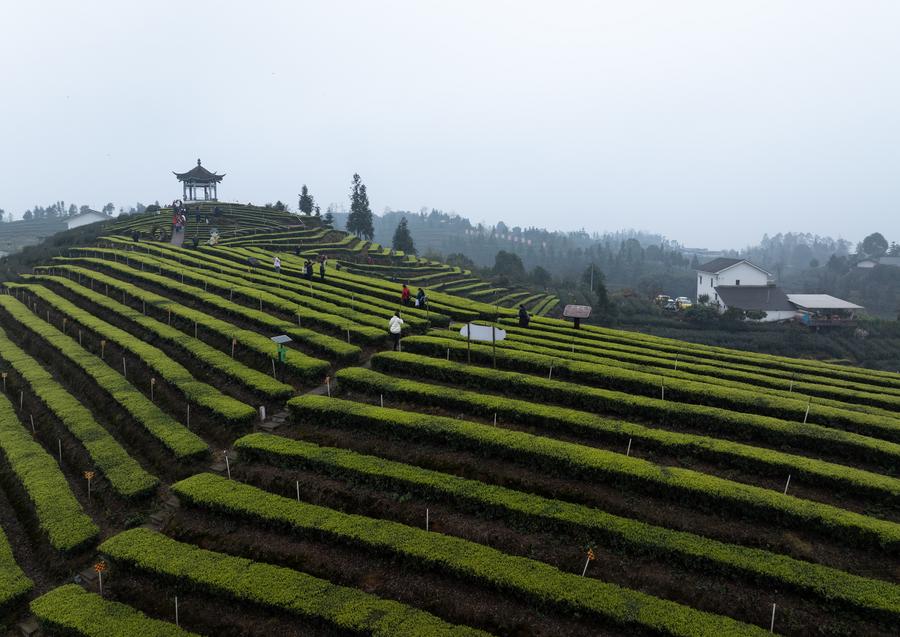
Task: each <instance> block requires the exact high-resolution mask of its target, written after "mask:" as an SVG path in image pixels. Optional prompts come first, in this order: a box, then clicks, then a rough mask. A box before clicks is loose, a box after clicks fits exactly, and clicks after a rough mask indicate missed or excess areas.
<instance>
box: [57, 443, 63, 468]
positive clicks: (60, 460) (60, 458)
mask: <svg viewBox="0 0 900 637" xmlns="http://www.w3.org/2000/svg"><path fill="white" fill-rule="evenodd" d="M56 447H57V449H59V464H62V440H61V439H59V438H57V439H56Z"/></svg>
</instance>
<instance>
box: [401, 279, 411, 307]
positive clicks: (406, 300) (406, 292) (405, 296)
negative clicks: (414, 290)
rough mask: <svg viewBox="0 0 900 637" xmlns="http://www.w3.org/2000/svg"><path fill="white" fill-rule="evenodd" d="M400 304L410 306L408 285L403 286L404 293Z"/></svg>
mask: <svg viewBox="0 0 900 637" xmlns="http://www.w3.org/2000/svg"><path fill="white" fill-rule="evenodd" d="M400 302H401V303H403V305H409V288H408V287H407V285H406V283H404V284H403V292H401V293H400Z"/></svg>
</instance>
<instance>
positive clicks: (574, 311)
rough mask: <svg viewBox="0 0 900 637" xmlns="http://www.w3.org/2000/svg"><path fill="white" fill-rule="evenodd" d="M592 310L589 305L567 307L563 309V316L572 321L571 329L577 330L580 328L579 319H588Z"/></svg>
mask: <svg viewBox="0 0 900 637" xmlns="http://www.w3.org/2000/svg"><path fill="white" fill-rule="evenodd" d="M591 311H592V308H591V306H590V305H567V306H566V307H565V309H563V316H564V317H565V318H570V319H572V321H573V327H574V328H575V329H576V330H577V329H580V328H581V319H586V318H590V316H591Z"/></svg>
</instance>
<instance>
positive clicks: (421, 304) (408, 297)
mask: <svg viewBox="0 0 900 637" xmlns="http://www.w3.org/2000/svg"><path fill="white" fill-rule="evenodd" d="M400 303H402V304H403V305H405V306H407V307H409V306H410V305H413V304H414V303H415V306H416V307H418V308H421V309H423V310H426V309H428V297H427V296H426V295H425V290H423V289H422V288H419V291H418V292H416V298H415V301H413V299H412V294H411V293H410V291H409V286H408V285H406V283H404V284H403V290H402V291H401V292H400Z"/></svg>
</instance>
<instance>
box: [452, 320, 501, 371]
mask: <svg viewBox="0 0 900 637" xmlns="http://www.w3.org/2000/svg"><path fill="white" fill-rule="evenodd" d="M459 333H460V335H461V336H465V337H466V357H467V360H468V361H469V362H470V363H471V362H472V345H471V343H472V341H490V342H491V343H492V344H493V347H492V353H493V358H494V367H495V368H496V367H497V341H502V340H503V339H505V338H506V330H501V329H500V328H499V327H495V326H494V325H474V324H472V323H466V324H465V325H463V326H462V328H461V329H460V330H459Z"/></svg>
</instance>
